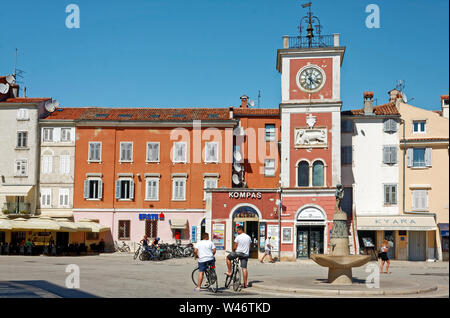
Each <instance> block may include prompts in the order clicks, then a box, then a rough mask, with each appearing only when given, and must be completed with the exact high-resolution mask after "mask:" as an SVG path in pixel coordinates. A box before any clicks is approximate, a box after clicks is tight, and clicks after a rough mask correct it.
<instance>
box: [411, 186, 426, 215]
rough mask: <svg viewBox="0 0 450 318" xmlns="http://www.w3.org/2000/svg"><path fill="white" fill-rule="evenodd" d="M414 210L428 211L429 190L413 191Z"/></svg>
mask: <svg viewBox="0 0 450 318" xmlns="http://www.w3.org/2000/svg"><path fill="white" fill-rule="evenodd" d="M412 200H413V202H412V209H413V210H414V211H427V210H428V191H427V190H413V191H412Z"/></svg>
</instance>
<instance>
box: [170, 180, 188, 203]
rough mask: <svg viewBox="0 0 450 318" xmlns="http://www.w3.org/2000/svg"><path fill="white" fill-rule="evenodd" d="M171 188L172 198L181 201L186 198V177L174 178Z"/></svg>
mask: <svg viewBox="0 0 450 318" xmlns="http://www.w3.org/2000/svg"><path fill="white" fill-rule="evenodd" d="M172 182H173V189H172V200H173V201H183V200H186V179H184V178H183V179H181V178H174V179H173V181H172Z"/></svg>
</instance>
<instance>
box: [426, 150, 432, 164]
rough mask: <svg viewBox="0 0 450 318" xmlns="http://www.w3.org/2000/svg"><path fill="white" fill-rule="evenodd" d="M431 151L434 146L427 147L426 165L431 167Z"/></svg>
mask: <svg viewBox="0 0 450 318" xmlns="http://www.w3.org/2000/svg"><path fill="white" fill-rule="evenodd" d="M431 153H432V148H425V166H427V167H431V165H432V163H431V161H432V160H431Z"/></svg>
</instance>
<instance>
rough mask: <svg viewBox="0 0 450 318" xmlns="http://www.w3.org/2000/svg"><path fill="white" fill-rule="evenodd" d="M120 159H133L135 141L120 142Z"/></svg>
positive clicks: (127, 160)
mask: <svg viewBox="0 0 450 318" xmlns="http://www.w3.org/2000/svg"><path fill="white" fill-rule="evenodd" d="M120 161H126V162H129V161H133V143H131V142H121V143H120Z"/></svg>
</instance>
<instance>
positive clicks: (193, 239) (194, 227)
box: [191, 225, 197, 243]
mask: <svg viewBox="0 0 450 318" xmlns="http://www.w3.org/2000/svg"><path fill="white" fill-rule="evenodd" d="M191 242H192V243H196V242H197V225H192V233H191Z"/></svg>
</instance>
